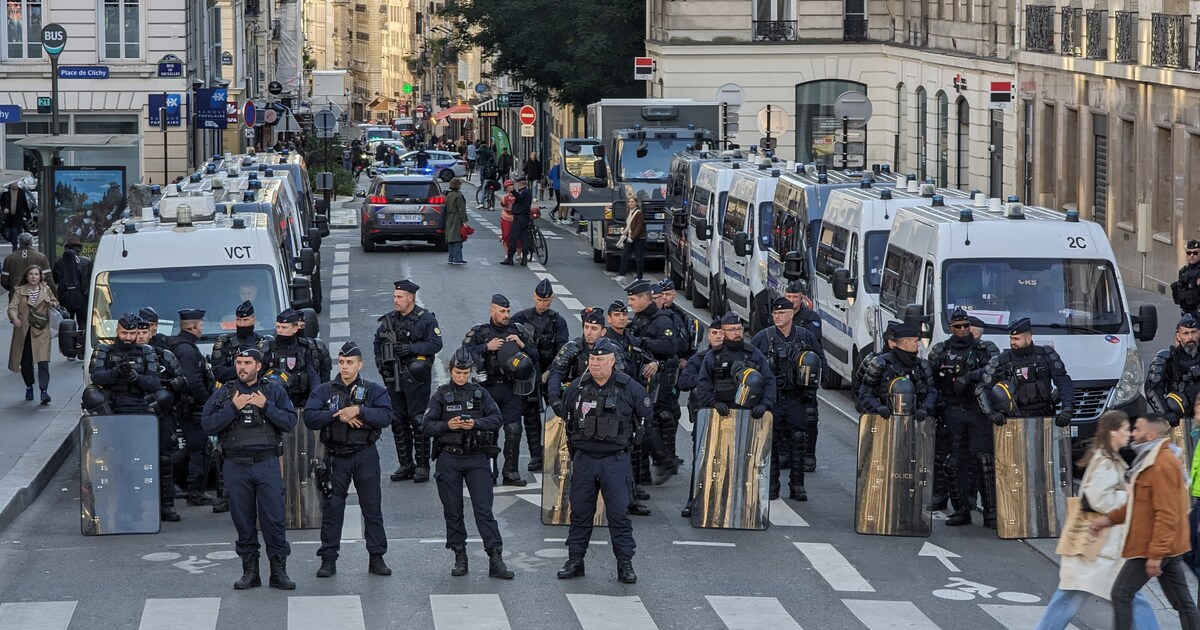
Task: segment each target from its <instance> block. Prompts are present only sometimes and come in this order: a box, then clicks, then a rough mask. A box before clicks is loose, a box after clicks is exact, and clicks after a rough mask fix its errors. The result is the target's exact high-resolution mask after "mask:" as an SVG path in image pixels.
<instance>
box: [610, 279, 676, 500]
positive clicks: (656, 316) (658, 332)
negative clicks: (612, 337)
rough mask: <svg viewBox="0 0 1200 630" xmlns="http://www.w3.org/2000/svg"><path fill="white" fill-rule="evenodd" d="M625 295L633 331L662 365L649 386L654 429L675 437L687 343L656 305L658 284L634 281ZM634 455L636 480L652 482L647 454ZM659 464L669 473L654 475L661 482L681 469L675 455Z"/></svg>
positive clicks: (658, 292)
mask: <svg viewBox="0 0 1200 630" xmlns="http://www.w3.org/2000/svg"><path fill="white" fill-rule="evenodd" d="M625 293H626V294H627V295H628V299H629V307H630V308H632V309H633V311H634V312H635V313H636V315H635V316H634V318H633V322H632V323H631V324H630V326H629V328H630V332H631V333H632V334H633V335H634V336H635V337H636V338H638V339H640V340H641V348H642V349H643V350H645V351H647V352H649V353H650V356H651V357H653V359H654V361H655V362H656V363H657V364H658V366H659V368H658V371H657V373H656V374H655V375H654V378H653V379H652V380H651V382H650V387H649V392H650V398H651V399H652V400H653V401H654V430H655V431H657V432H658V434H659V435H660V436H666V435H674V434H675V430H674V427H675V409H674V407H675V399H674V397H673V396H672V393H673V392H674V391H675V381H676V380H678V377H679V357H680V356H681V355H682V354H683V353H684V352H685V351H686V350H687V340H686V339H685V338H683V337H681V336H680V335H679V334H678V328H677V327H676V325H675V319H674V317H673V316H672V315H671V314H670V313H668V312H667V311H664V310H662V309H660V308H659V307H658V305H657V304H655V303H654V294H655V293H657V294H658V295H659V296H661V295H662V287H661V286H659V284H658V283H654V284H651V283H649V282H647V281H645V280H634V281H633V282H631V283H629V286H627V287H626V288H625ZM659 299H660V300H661V299H662V298H661V297H660V298H659ZM672 448H673V445H672ZM634 455H635V456H634V460H635V461H634V464H635V468H634V475H635V477H636V481H638V482H640V483H647V482H649V481H651V475H650V458H649V457H648V454H647V453H645V452H641V453H637V452H635V454H634ZM658 463H659V464H660V466H661V467H662V468H663V469H666V470H668V471H669V472H667V473H666V474H664V475H654V476H653V477H654V480H655V481H657V482H658V483H662V482H664V481H666V478H667V477H668V476H669V475H670V474H672V473H674V472H675V470H677V469H678V466H679V463H678V462H676V461H675V455H674V453H672V454H671V455H670V456H669V458H664V459H663V460H662V461H660V462H658ZM655 485H658V484H655Z"/></svg>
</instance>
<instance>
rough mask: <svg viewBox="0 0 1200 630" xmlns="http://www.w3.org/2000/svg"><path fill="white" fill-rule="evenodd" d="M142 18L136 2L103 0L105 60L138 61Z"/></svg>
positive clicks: (140, 49)
mask: <svg viewBox="0 0 1200 630" xmlns="http://www.w3.org/2000/svg"><path fill="white" fill-rule="evenodd" d="M141 42H142V16H141V7H140V6H139V3H138V0H104V30H103V42H102V44H103V49H102V50H103V51H104V58H105V59H140V58H141V56H142V44H141Z"/></svg>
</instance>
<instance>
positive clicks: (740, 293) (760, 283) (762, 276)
mask: <svg viewBox="0 0 1200 630" xmlns="http://www.w3.org/2000/svg"><path fill="white" fill-rule="evenodd" d="M775 166H776V165H774V164H771V163H763V164H760V165H759V167H758V168H756V169H754V170H751V169H748V168H746V169H739V170H736V171H734V176H733V183H732V184H731V185H730V186H729V196H728V198H727V199H726V201H725V217H724V219H723V220H722V221H721V240H720V243H719V246H718V249H719V254H718V255H719V257H720V263H719V264H720V267H721V274H720V281H719V283H718V284H717V285H716V286H715V287H714V289H715V290H714V295H715V296H714V297H713V299H712V300H711V304H712V306H711V307H710V310H712V311H713V312H714V313H718V312H720V313H724V312H726V311H729V312H733V313H735V314H737V316H738V317H740V318H741V319H742V320H743V321H746V322H749V325H750V331H751V332H757V331H758V330H760V329H761V328H763V327H765V326H768V325H770V323H771V307H770V302H771V295H770V291H769V287H768V286H767V252H768V250H769V249H770V245H771V237H772V234H773V229H772V226H771V219H772V218H773V214H774V207H775V203H774V202H775V188H776V185H777V184H778V183H779V169H778V168H775Z"/></svg>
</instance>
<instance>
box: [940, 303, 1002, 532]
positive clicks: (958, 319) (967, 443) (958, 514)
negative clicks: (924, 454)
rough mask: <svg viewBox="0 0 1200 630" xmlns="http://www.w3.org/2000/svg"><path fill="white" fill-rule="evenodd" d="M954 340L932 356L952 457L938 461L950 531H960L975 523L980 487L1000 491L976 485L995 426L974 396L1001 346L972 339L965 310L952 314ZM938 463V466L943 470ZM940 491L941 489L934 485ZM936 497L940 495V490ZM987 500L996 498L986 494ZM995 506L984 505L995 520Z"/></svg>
mask: <svg viewBox="0 0 1200 630" xmlns="http://www.w3.org/2000/svg"><path fill="white" fill-rule="evenodd" d="M949 321H950V338H949V339H947V340H946V341H941V342H938V343H937V344H934V346H933V350H931V351H930V352H929V365H930V367H931V368H933V379H934V386H935V387H937V390H938V394H939V396H938V407H939V409H940V410H941V417H942V421H943V424H944V425H945V429H944V431H945V433H946V434H947V438H945V439H942V436H941V435H940V433H941V432H942V430H939V436H938V437H939V441H944V442H947V443H948V444H947V445H946V446H947V450H948V451H949V452H948V453H947V457H945V458H944V459H941V458H940V457H939V456H938V455H935V458H938V461H940V462H941V463H942V465H943V466H944V468H945V473H946V476H947V484H946V485H947V489H948V490H949V491H950V500H951V502H952V503H953V505H954V513H953V514H951V515H950V518H948V519H947V520H946V525H949V526H950V527H958V526H960V525H969V524H970V523H971V505H972V504H973V503H974V502H975V501H974V499H975V494H976V490H977V488H978V486H979V485H990V486H992V487H994V486H995V483H996V480H995V479H994V478H985V479H976V470H982V466H980V465H979V463H980V462H982V461H983V460H984V458H985V457H990V456H991V455H992V451H993V438H992V435H993V433H992V426H991V423H990V422H988V419H987V417H986V416H984V415H983V411H982V410H981V409H980V408H979V399H978V398H977V397H976V396H975V390H976V388H977V387H979V384H980V383H981V382H982V381H983V370H984V368H985V367H987V364H988V362H990V361H991V360H992V357H996V356H999V355H1000V349H999V348H997V347H996V344H994V343H992V342H990V341H984V340H982V339H976V338H975V336H974V335H973V334H972V333H971V321H970V317H969V316H968V314H967V311H966V310H965V309H963V308H961V307H958V308H955V309H954V311H952V312H951V313H950V320H949ZM938 461H935V466H936V465H937V464H938ZM935 485H936V484H935ZM935 493H936V490H935ZM984 497H985V500H986V499H990V498H991V493H988V492H985V493H984ZM994 510H995V508H994V507H993V506H989V505H984V516H985V524H986V516H987V515H988V514H994Z"/></svg>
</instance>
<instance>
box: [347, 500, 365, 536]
mask: <svg viewBox="0 0 1200 630" xmlns="http://www.w3.org/2000/svg"><path fill="white" fill-rule="evenodd" d="M366 537H367V535H366V532H365V531H363V517H362V507H361V506H359V505H356V504H354V505H352V504H349V503H347V504H346V516H345V518H344V519H342V538H348V539H350V540H362V539H364V538H366Z"/></svg>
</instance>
